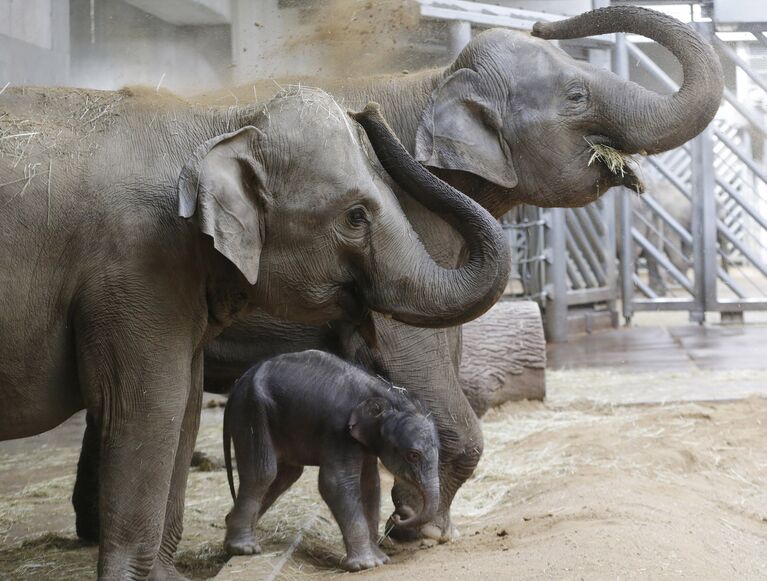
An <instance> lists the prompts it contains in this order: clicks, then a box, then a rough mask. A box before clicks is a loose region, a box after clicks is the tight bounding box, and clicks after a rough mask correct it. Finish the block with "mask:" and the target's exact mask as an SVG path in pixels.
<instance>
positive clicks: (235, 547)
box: [224, 406, 277, 555]
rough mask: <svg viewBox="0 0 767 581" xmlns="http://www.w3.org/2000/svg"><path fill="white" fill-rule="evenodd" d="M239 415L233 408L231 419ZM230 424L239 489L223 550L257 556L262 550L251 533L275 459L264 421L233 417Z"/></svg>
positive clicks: (229, 519) (273, 474)
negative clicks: (231, 426)
mask: <svg viewBox="0 0 767 581" xmlns="http://www.w3.org/2000/svg"><path fill="white" fill-rule="evenodd" d="M243 407H246V406H243ZM238 411H239V412H240V413H242V410H237V408H236V407H235V408H233V410H232V412H234V413H233V414H232V415H233V416H236V415H239V414H238V413H237V412H238ZM245 411H247V410H245ZM243 420H245V421H243ZM231 423H232V425H233V426H235V427H234V428H233V429H232V439H233V440H234V452H235V455H236V458H237V473H238V475H239V477H240V489H239V492H238V494H237V500H236V501H235V503H234V508H233V509H232V512H230V513H229V514H228V515H227V516H226V538H225V539H224V550H225V551H226V552H227V553H229V554H230V555H254V554H256V555H257V554H258V553H260V552H261V547H260V546H259V544H258V541H256V536H255V533H254V530H253V529H254V528H255V521H256V520H257V518H258V516H259V515H260V514H261V506H262V505H263V502H264V499H265V497H266V495H267V492H268V491H269V488H270V486H271V485H272V482H274V480H275V478H276V476H277V458H276V456H275V453H274V447H273V445H272V438H271V435H270V434H269V429H268V424H267V422H266V421H265V418H258V417H256V418H250V420H249V421H247V420H246V419H245V418H242V419H241V418H237V417H233V418H232V421H231ZM251 430H252V432H251Z"/></svg>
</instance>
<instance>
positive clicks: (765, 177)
mask: <svg viewBox="0 0 767 581" xmlns="http://www.w3.org/2000/svg"><path fill="white" fill-rule="evenodd" d="M714 134H715V135H716V137H717V139H719V141H721V142H722V143H724V144H725V145H726V146H727V148H728V149H729V150H730V151H732V152H733V153H734V154H735V155H736V156H737V158H738V159H739V160H740V161H742V162H743V163H745V164H746V165H747V166H748V169H750V170H751V171H752V172H754V173H755V174H756V177H758V178H759V179H760V180H762V181H763V182H764V183H765V184H767V172H765V171H764V169H762V167H761V165H760V164H759V163H757V162H756V161H754V160H753V159H752V158H751V157H749V156H748V155H746V154H745V153H743V152H742V151H740V148H739V147H738V145H737V144H736V143H735V142H734V141H733V140H732V139H730V138H729V137H728V136H727V135H725V134H724V133H722V132H721V131H720V130H719V129H716V128H714Z"/></svg>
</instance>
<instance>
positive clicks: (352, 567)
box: [341, 550, 389, 571]
mask: <svg viewBox="0 0 767 581" xmlns="http://www.w3.org/2000/svg"><path fill="white" fill-rule="evenodd" d="M378 553H380V555H379V554H378ZM388 562H389V557H388V556H387V555H386V554H384V553H383V552H382V551H380V550H379V551H370V552H367V553H363V554H361V555H355V556H354V557H349V556H347V557H346V558H345V559H344V560H343V561H341V567H343V568H344V569H346V570H347V571H362V570H363V569H372V568H373V567H380V566H381V565H385V564H386V563H388Z"/></svg>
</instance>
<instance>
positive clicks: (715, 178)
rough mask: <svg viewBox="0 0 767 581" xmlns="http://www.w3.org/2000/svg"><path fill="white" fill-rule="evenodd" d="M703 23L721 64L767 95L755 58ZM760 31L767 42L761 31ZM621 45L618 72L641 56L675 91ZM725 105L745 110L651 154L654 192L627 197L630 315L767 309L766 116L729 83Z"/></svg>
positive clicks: (624, 243) (734, 314)
mask: <svg viewBox="0 0 767 581" xmlns="http://www.w3.org/2000/svg"><path fill="white" fill-rule="evenodd" d="M699 28H700V30H701V32H703V33H704V34H707V36H708V37H709V39H710V40H711V42H712V43H713V44H714V45H715V46H716V47H717V49H718V52H719V54H720V57H721V58H722V60H723V63H726V61H729V62H730V64H731V65H732V66H734V68H736V69H737V70H740V71H742V72H743V73H744V74H746V75H747V76H748V77H749V78H750V79H752V81H753V82H754V84H755V86H756V87H758V88H759V89H761V90H762V91H764V94H765V97H767V84H766V83H765V82H764V81H763V80H762V79H761V77H759V76H758V74H756V72H755V71H753V70H752V69H751V67H750V66H749V65H748V63H747V62H746V61H745V60H744V59H742V58H741V57H739V56H738V55H737V54H736V53H735V51H733V50H732V49H731V48H730V47H729V46H728V45H727V44H725V43H724V42H722V41H720V40H719V39H718V38H717V37H716V35H714V34H713V32H712V31H711V29H710V27H708V26H703V25H699ZM754 37H755V39H756V40H757V41H759V42H760V43H767V40H765V38H764V36H762V35H761V33H755V34H754ZM615 50H616V62H617V68H618V71H617V72H618V73H619V74H623V75H624V76H627V72H628V66H629V59H630V58H633V59H635V60H636V62H637V63H638V64H640V65H641V66H643V67H644V68H645V70H647V71H648V72H649V73H651V74H652V75H653V76H654V77H655V78H656V79H658V80H659V81H661V82H662V83H663V84H664V85H665V86H666V87H668V89H669V90H673V91H676V90H677V88H678V87H677V85H676V84H675V83H674V82H673V81H672V80H671V79H670V78H669V77H668V76H667V75H666V74H665V73H664V72H663V71H662V70H661V69H660V68H659V67H658V66H657V65H656V64H655V63H654V62H653V61H652V60H650V59H649V57H647V55H646V54H645V53H644V52H642V51H641V50H639V49H638V48H637V47H636V46H634V45H632V44H630V43H627V42H626V41H625V39H623V38H619V39H618V41H617V42H616V48H615ZM724 102H725V103H726V104H729V105H730V106H731V107H732V108H733V109H734V110H735V111H737V112H738V114H739V117H740V123H739V124H738V125H737V126H736V125H734V124H733V123H731V122H728V121H726V120H725V119H724V118H717V119H716V120H715V121H714V122H712V123H711V125H710V126H709V127H708V128H707V129H706V130H705V131H704V132H703V133H702V134H701V135H699V136H698V137H696V138H695V139H694V140H693V141H691V142H689V143H687V144H686V145H685V146H683V147H681V148H679V149H676V150H673V151H670V152H667V153H665V154H662V155H658V156H653V157H648V158H646V160H644V163H643V166H644V167H645V168H646V174H648V177H649V179H647V180H646V181H647V182H648V192H647V193H646V194H644V195H643V196H641V197H639V198H638V199H637V200H632V197H631V193H630V192H621V194H620V200H621V204H620V228H619V230H620V232H621V240H620V249H619V255H620V256H621V295H622V299H623V306H622V310H623V316H624V317H625V319H626V320H627V321H630V320H631V317H632V316H633V314H634V313H635V312H637V311H642V310H686V311H689V312H690V318H691V320H693V321H699V322H702V321H703V320H704V319H705V313H706V312H711V311H719V312H721V313H722V317H723V318H725V319H726V318H742V313H743V311H746V310H765V309H767V212H766V211H765V210H766V209H767V195H766V194H767V170H766V169H765V165H764V163H763V160H759V159H757V158H756V157H755V155H754V147H753V145H754V141H755V140H758V141H759V142H761V145H762V146H763V143H764V140H765V138H767V129H766V128H765V126H764V124H763V122H762V119H763V114H760V113H757V112H756V111H752V110H750V109H749V108H748V106H746V105H744V104H743V103H742V102H740V101H739V100H738V99H737V98H736V96H735V95H734V94H733V93H731V92H730V91H729V90H727V89H725V98H724ZM724 106H726V105H724ZM754 138H755V139H754ZM759 149H763V147H761V148H759ZM674 198H675V201H674ZM680 208H681V209H682V211H679V209H680ZM637 259H640V260H637ZM637 265H641V266H642V267H643V268H637Z"/></svg>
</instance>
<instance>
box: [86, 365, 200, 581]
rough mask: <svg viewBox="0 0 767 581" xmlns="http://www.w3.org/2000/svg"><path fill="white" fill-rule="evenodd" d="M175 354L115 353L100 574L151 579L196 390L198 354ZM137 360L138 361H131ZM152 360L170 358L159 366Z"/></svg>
mask: <svg viewBox="0 0 767 581" xmlns="http://www.w3.org/2000/svg"><path fill="white" fill-rule="evenodd" d="M174 356H176V357H177V355H176V354H173V353H168V352H164V353H154V354H152V355H149V354H147V355H146V357H137V356H136V353H130V352H122V353H119V354H117V355H116V356H114V357H109V360H110V362H116V361H120V368H119V370H118V372H117V373H107V374H105V375H106V376H107V377H105V378H104V379H105V382H106V383H107V384H106V385H103V384H102V385H101V390H100V391H101V394H102V397H103V401H102V403H101V407H102V412H101V414H100V415H101V417H102V418H103V420H102V424H103V426H102V429H101V470H100V473H99V482H100V485H99V515H100V522H101V527H100V552H99V564H98V573H99V578H100V579H121V580H122V579H145V578H146V577H147V576H148V575H149V572H150V570H151V568H152V565H153V563H154V561H155V557H156V556H157V552H158V550H159V548H160V541H161V539H162V531H163V526H164V522H165V512H166V507H167V504H168V497H169V491H170V482H171V478H172V476H173V468H174V459H175V456H176V451H177V449H178V446H179V440H180V436H181V424H182V418H183V417H184V413H185V408H186V406H187V396H188V394H189V380H190V366H191V361H190V360H189V358H188V357H187V359H186V361H178V360H176V361H173V359H172V358H173V357H174ZM131 360H133V361H135V364H133V365H131V364H126V362H128V361H131ZM169 360H170V361H173V363H171V364H168V363H167V362H168V361H169ZM148 361H163V362H164V364H163V365H162V366H159V367H162V369H161V370H158V369H156V368H153V367H152V366H149V365H146V362H148ZM109 367H110V366H109V365H104V366H103V367H102V369H104V368H105V369H109ZM95 373H98V371H95ZM170 378H172V379H170Z"/></svg>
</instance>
